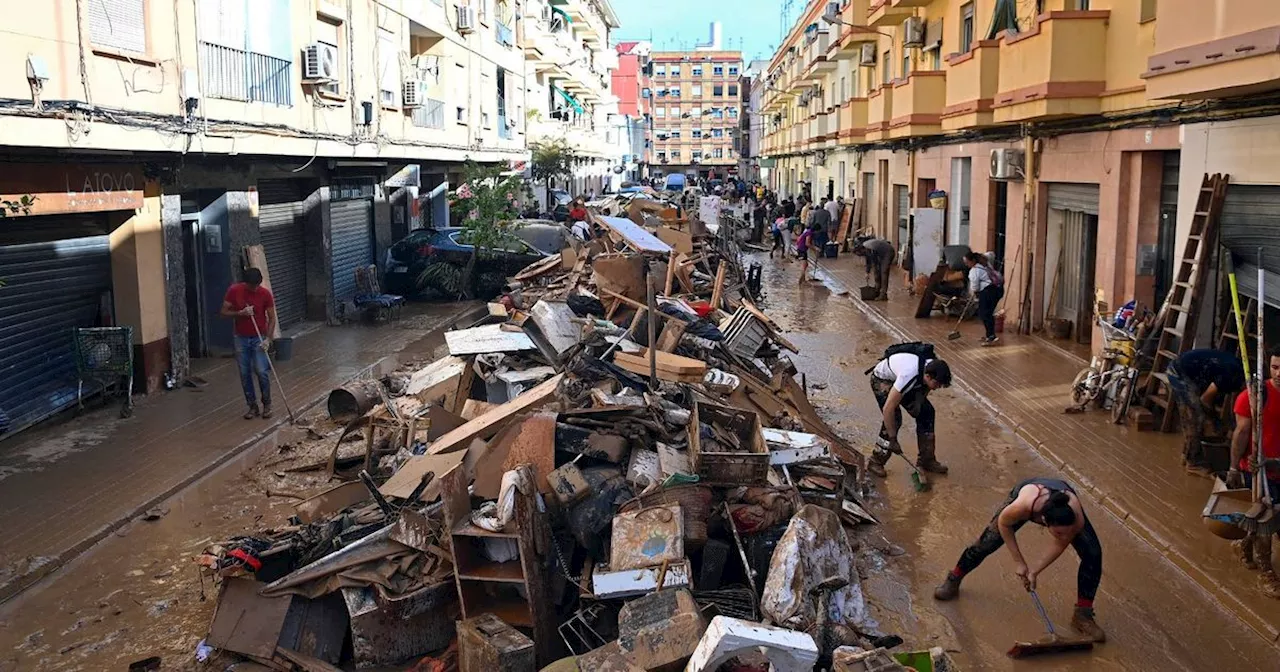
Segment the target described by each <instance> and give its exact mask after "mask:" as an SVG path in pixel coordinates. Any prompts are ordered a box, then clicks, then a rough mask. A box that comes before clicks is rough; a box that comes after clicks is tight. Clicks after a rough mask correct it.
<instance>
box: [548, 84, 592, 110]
mask: <svg viewBox="0 0 1280 672" xmlns="http://www.w3.org/2000/svg"><path fill="white" fill-rule="evenodd" d="M551 89H552V90H553V91H555V92H556V93H558V94H560V97H561V98H564V101H565V102H566V103H569V105H570V106H571V107H573V111H574V112H577V113H578V114H582V113H584V112H585V110H584V109H583V108H582V103H579V102H578V99H577V98H574V97H573V96H571V95H569V94H568V93H565V91H564V89H561V88H560V87H558V86H552V87H551Z"/></svg>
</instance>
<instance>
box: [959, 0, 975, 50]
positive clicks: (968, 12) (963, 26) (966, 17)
mask: <svg viewBox="0 0 1280 672" xmlns="http://www.w3.org/2000/svg"><path fill="white" fill-rule="evenodd" d="M972 49H973V3H972V2H966V3H965V4H963V5H961V6H960V53H962V54H967V53H969V51H971V50H972Z"/></svg>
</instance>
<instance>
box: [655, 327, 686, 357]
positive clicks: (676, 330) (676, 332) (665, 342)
mask: <svg viewBox="0 0 1280 672" xmlns="http://www.w3.org/2000/svg"><path fill="white" fill-rule="evenodd" d="M688 328H689V325H688V324H686V323H684V322H667V323H666V325H665V326H663V327H662V335H661V336H658V349H659V350H661V351H662V352H671V351H673V350H675V349H676V346H678V345H680V339H681V338H683V337H684V332H685V330H686V329H688Z"/></svg>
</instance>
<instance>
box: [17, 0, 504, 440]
mask: <svg viewBox="0 0 1280 672" xmlns="http://www.w3.org/2000/svg"><path fill="white" fill-rule="evenodd" d="M515 6H516V3H515V2H514V0H484V1H480V0H473V1H472V2H470V3H468V2H456V1H454V0H377V1H374V0H292V1H290V0H165V1H163V2H162V1H160V0H111V1H109V2H96V1H95V2H78V1H77V0H46V1H44V2H35V3H27V4H26V5H24V6H23V8H22V12H21V19H20V20H15V21H12V22H10V24H9V25H8V26H7V28H6V31H5V35H4V39H3V40H0V62H3V63H4V67H0V147H3V149H4V155H5V156H4V159H3V162H2V163H0V201H4V202H5V203H4V205H3V212H2V213H0V214H3V217H4V220H5V222H6V223H5V225H4V226H3V227H0V278H2V279H3V285H4V286H3V288H0V433H3V432H5V431H6V430H7V431H15V430H17V429H19V428H21V427H23V426H26V425H28V424H31V423H33V422H36V421H39V420H40V419H42V418H44V417H46V416H48V415H49V414H51V413H53V412H56V411H57V410H58V409H60V408H62V407H64V406H66V404H67V403H69V401H72V400H74V398H75V364H74V361H73V356H72V353H73V350H72V343H71V338H70V333H71V328H72V327H77V326H98V325H124V326H129V327H132V329H133V342H134V349H135V355H136V356H135V360H136V361H137V362H138V366H137V374H138V376H137V380H138V381H139V387H140V388H145V389H147V390H154V389H157V388H158V387H159V386H160V385H162V383H163V381H164V379H165V376H166V374H172V375H173V376H174V377H175V378H177V379H179V380H180V379H182V378H183V377H185V376H186V375H187V372H188V370H189V363H190V359H191V358H193V357H205V356H210V355H217V354H220V353H227V352H230V350H231V347H232V343H231V330H230V329H231V328H230V323H229V321H227V320H223V319H219V318H218V315H217V312H218V309H219V307H220V305H221V301H222V295H223V292H224V291H225V289H226V287H227V285H228V284H230V283H231V282H232V281H233V280H235V279H236V278H237V277H238V275H239V271H240V269H241V268H242V267H243V266H244V265H245V263H246V248H249V247H252V246H259V245H260V246H262V248H263V253H264V255H265V258H266V263H267V266H268V268H267V272H268V274H269V276H270V283H271V286H272V289H273V291H274V292H275V294H276V297H277V303H278V312H279V318H280V322H281V326H282V327H284V328H285V329H286V330H287V329H289V328H291V327H293V326H295V325H297V324H299V323H301V322H302V321H304V320H337V319H340V318H341V316H342V315H343V313H344V309H345V307H346V306H347V305H349V301H350V299H351V298H352V297H353V296H354V295H355V293H356V291H357V289H356V282H355V270H356V269H357V268H358V267H361V266H366V265H369V264H374V263H377V262H379V261H380V260H381V259H382V258H383V256H384V252H385V250H386V249H387V247H388V246H389V245H390V244H391V243H392V241H394V240H395V239H397V238H398V237H400V236H402V235H404V234H405V233H407V232H408V231H409V230H410V228H412V227H413V226H417V225H420V224H423V223H426V222H428V221H435V222H443V221H446V220H445V218H447V206H446V205H445V203H444V198H443V193H444V191H445V186H446V185H447V183H448V182H450V181H452V182H453V183H454V184H455V185H456V184H457V181H458V180H459V178H460V175H461V167H462V165H463V162H464V161H465V160H468V159H470V160H474V161H479V162H484V163H490V164H501V165H508V164H511V163H513V162H518V161H521V160H523V159H524V158H525V157H527V151H526V147H525V145H526V123H525V122H526V117H525V109H527V106H526V102H525V89H526V85H525V64H526V59H525V54H524V52H523V50H522V48H521V47H520V45H518V44H517V43H516V39H515V29H516V28H517V25H516V18H517V17H516V14H515ZM11 9H13V8H12V7H11ZM10 14H12V12H10ZM428 196H434V198H428ZM33 363H36V364H35V365H33Z"/></svg>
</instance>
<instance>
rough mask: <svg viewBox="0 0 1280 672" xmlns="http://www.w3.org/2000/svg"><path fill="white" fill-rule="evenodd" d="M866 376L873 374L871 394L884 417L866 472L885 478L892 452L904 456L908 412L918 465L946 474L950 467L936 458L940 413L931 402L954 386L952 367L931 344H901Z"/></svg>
mask: <svg viewBox="0 0 1280 672" xmlns="http://www.w3.org/2000/svg"><path fill="white" fill-rule="evenodd" d="M867 373H870V374H871V392H872V394H874V395H875V397H876V403H877V404H879V405H880V410H881V413H882V415H883V417H882V422H881V425H880V437H879V440H877V441H876V448H875V450H874V451H873V452H872V453H871V459H870V460H868V461H867V471H869V472H871V473H872V474H875V475H876V476H879V477H881V478H884V477H885V476H886V475H887V474H886V472H885V463H887V462H888V461H889V458H890V457H891V456H892V454H893V453H898V454H901V453H902V446H900V445H898V431H899V430H901V429H902V411H903V410H904V409H905V410H906V412H907V414H908V415H910V416H911V417H912V418H914V419H915V421H916V443H917V446H918V450H919V453H918V456H917V458H916V466H917V467H919V468H920V469H922V470H924V471H927V472H930V473H934V474H945V473H947V465H945V464H943V463H941V462H939V461H938V457H937V437H936V435H935V434H934V425H935V421H936V418H937V413H936V411H935V410H934V408H933V404H932V403H930V402H929V392H931V391H933V390H936V389H938V388H942V387H950V386H951V368H950V367H949V366H947V363H946V362H944V361H942V360H941V359H937V357H936V356H935V355H934V352H933V346H932V345H929V344H927V343H902V344H898V345H895V346H891V347H890V348H889V349H888V350H886V351H885V356H884V358H883V359H881V360H880V362H879V363H877V364H876V365H875V366H873V367H871V368H870V369H868V370H867Z"/></svg>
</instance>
